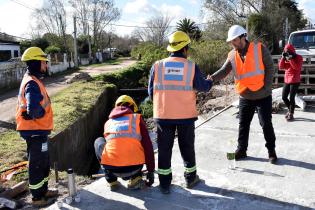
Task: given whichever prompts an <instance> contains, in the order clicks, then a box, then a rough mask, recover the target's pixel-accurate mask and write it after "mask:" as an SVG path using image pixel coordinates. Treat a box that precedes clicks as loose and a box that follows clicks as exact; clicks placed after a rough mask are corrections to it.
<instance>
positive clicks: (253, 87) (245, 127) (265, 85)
mask: <svg viewBox="0 0 315 210" xmlns="http://www.w3.org/2000/svg"><path fill="white" fill-rule="evenodd" d="M226 41H227V42H228V43H230V44H231V45H232V47H233V48H234V49H233V50H231V51H230V52H229V54H228V58H227V60H226V62H225V63H224V64H223V66H222V67H221V68H220V69H219V70H218V71H217V72H215V73H214V74H213V75H211V78H212V79H213V81H214V82H217V81H219V80H221V79H222V78H224V77H226V76H227V75H228V74H229V73H230V72H233V74H234V79H235V88H236V91H237V92H238V93H239V94H240V99H239V133H238V146H237V149H236V151H235V159H236V160H240V159H243V158H246V157H247V153H246V151H247V147H248V135H249V129H250V123H251V121H252V119H253V116H254V113H255V110H257V112H258V118H259V122H260V125H261V127H262V129H263V133H264V137H265V140H266V144H265V146H266V147H267V149H268V153H269V156H268V157H269V161H270V162H271V163H275V162H276V161H277V155H276V151H275V141H276V137H275V133H274V129H273V125H272V120H271V118H272V116H271V113H272V95H271V89H272V79H273V74H274V68H273V61H272V57H271V55H270V52H269V51H268V49H267V48H266V47H265V46H264V45H263V44H262V43H261V42H249V41H248V40H247V31H246V30H245V29H244V28H243V27H242V26H239V25H233V26H232V27H231V28H230V29H229V32H228V38H227V40H226Z"/></svg>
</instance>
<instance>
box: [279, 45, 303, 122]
mask: <svg viewBox="0 0 315 210" xmlns="http://www.w3.org/2000/svg"><path fill="white" fill-rule="evenodd" d="M302 64H303V58H302V56H301V55H298V54H296V52H295V49H294V47H293V45H291V44H287V45H286V46H285V47H284V50H283V53H282V58H281V59H280V62H279V70H282V71H285V76H284V87H283V90H282V100H283V101H284V103H285V105H286V106H287V107H288V112H287V114H286V115H285V118H286V119H287V121H292V120H293V119H294V117H293V114H294V108H295V99H294V98H295V95H296V93H297V91H298V89H299V85H300V80H301V69H302ZM289 95H290V97H289V99H288V96H289Z"/></svg>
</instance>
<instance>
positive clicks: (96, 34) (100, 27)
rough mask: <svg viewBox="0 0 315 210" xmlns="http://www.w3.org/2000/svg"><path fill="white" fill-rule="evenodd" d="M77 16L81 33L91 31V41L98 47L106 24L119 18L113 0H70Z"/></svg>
mask: <svg viewBox="0 0 315 210" xmlns="http://www.w3.org/2000/svg"><path fill="white" fill-rule="evenodd" d="M69 2H70V4H71V5H72V7H73V8H74V9H75V11H76V15H77V16H78V19H79V20H78V22H79V26H80V29H81V32H82V33H83V35H89V29H90V28H91V29H92V32H93V42H94V45H95V47H96V48H101V47H100V41H101V36H102V34H103V33H104V32H105V28H106V26H108V25H109V24H110V23H111V22H113V21H116V20H118V19H119V18H120V11H119V9H118V8H117V7H115V4H114V1H113V0H70V1H69Z"/></svg>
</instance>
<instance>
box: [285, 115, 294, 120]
mask: <svg viewBox="0 0 315 210" xmlns="http://www.w3.org/2000/svg"><path fill="white" fill-rule="evenodd" d="M293 120H294V117H293V114H292V113H289V114H288V117H287V121H293Z"/></svg>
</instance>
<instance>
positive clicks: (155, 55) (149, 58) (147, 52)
mask: <svg viewBox="0 0 315 210" xmlns="http://www.w3.org/2000/svg"><path fill="white" fill-rule="evenodd" d="M130 54H131V57H133V58H135V59H137V58H138V57H139V55H141V60H142V61H143V62H144V63H146V64H147V65H149V66H151V65H152V64H153V63H154V62H155V61H157V60H161V59H163V58H166V57H168V52H167V51H166V47H160V46H157V45H155V44H153V43H150V42H144V43H141V44H139V45H138V46H136V47H134V48H133V49H132V50H131V53H130Z"/></svg>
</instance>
